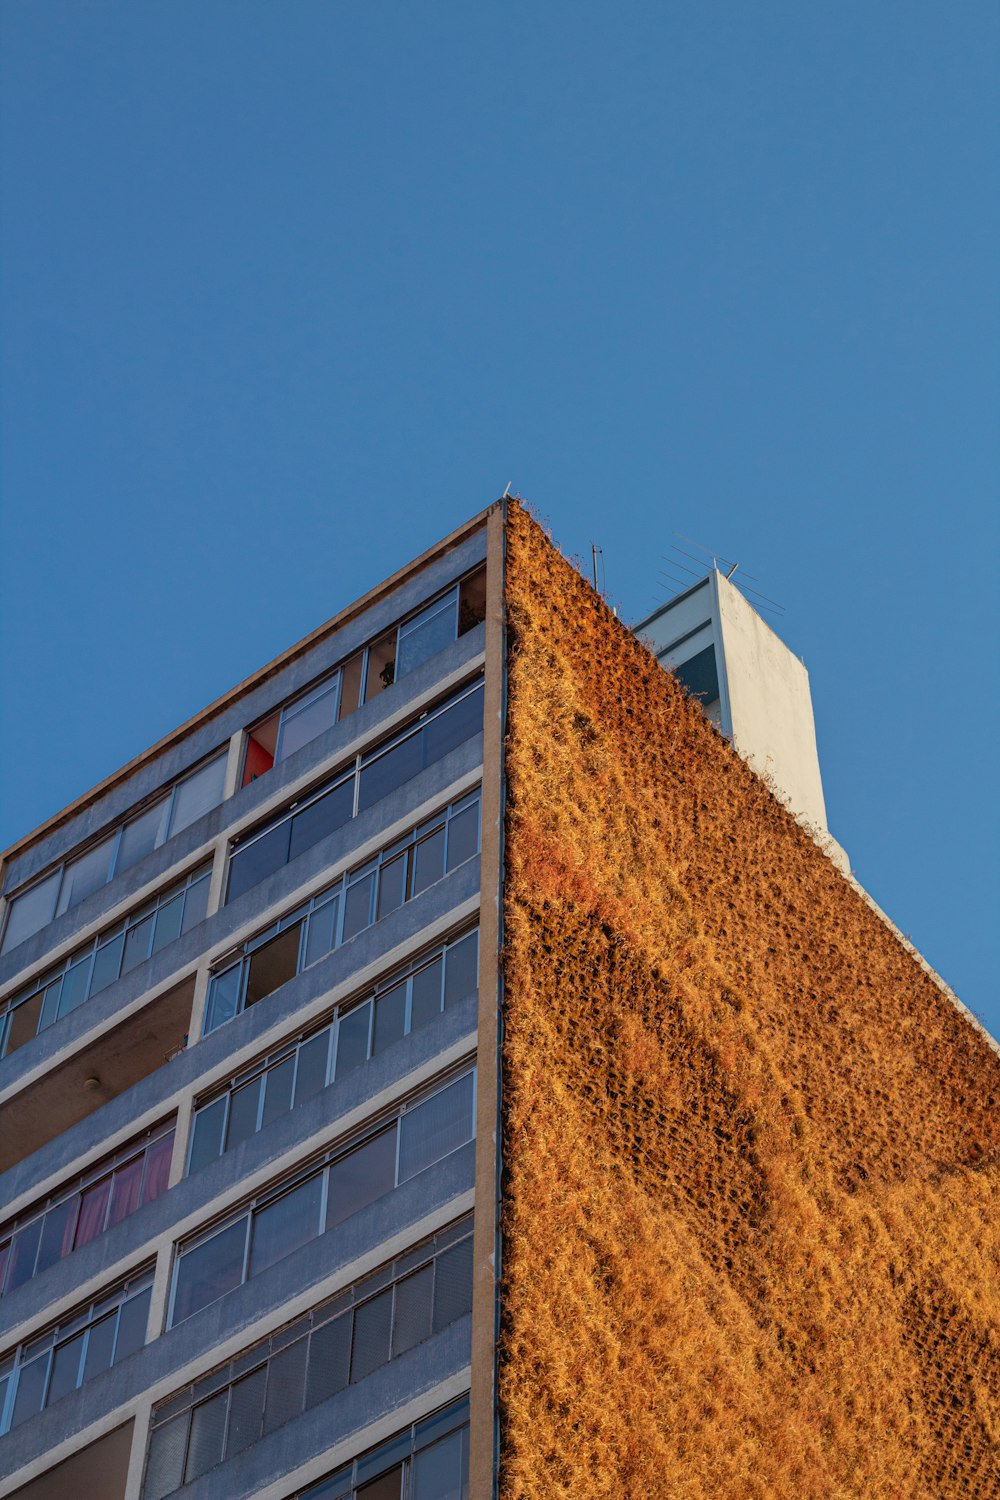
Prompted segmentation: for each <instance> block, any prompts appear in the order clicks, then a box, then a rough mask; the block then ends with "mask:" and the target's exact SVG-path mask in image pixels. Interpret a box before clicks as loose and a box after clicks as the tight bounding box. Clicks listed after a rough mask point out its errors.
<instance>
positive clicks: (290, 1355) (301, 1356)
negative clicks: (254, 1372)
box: [264, 1339, 306, 1432]
mask: <svg viewBox="0 0 1000 1500" xmlns="http://www.w3.org/2000/svg"><path fill="white" fill-rule="evenodd" d="M305 1378H306V1340H305V1339H299V1341H298V1343H295V1344H292V1345H290V1346H289V1348H287V1349H282V1351H281V1353H280V1354H276V1355H274V1357H273V1358H272V1359H271V1360H269V1362H268V1367H267V1399H266V1401H265V1403H264V1431H265V1432H273V1431H274V1429H275V1428H276V1427H281V1426H283V1425H284V1423H285V1422H290V1421H291V1420H292V1418H293V1417H297V1416H298V1415H299V1413H300V1412H301V1410H302V1397H303V1391H304V1388H305Z"/></svg>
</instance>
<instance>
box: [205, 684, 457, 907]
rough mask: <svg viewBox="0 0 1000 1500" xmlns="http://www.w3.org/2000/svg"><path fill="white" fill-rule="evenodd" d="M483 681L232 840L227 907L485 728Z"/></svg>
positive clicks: (438, 706) (455, 694)
mask: <svg viewBox="0 0 1000 1500" xmlns="http://www.w3.org/2000/svg"><path fill="white" fill-rule="evenodd" d="M482 692H483V684H482V679H481V678H480V679H479V680H478V681H476V682H474V683H473V684H471V685H470V686H468V687H464V688H461V689H460V690H459V691H458V692H457V693H454V694H452V696H451V697H450V698H447V699H445V701H444V702H443V703H439V704H437V705H435V707H434V708H431V709H428V710H426V712H424V713H422V714H420V715H419V717H418V718H417V719H415V720H413V721H412V722H411V723H410V724H408V725H407V726H406V728H405V729H403V730H401V731H400V732H399V733H398V734H396V735H393V736H392V738H391V739H389V740H387V741H385V742H384V743H383V744H381V745H378V746H376V748H375V749H374V750H372V751H369V753H368V754H366V755H363V756H358V757H356V759H355V760H354V762H353V763H352V765H351V766H350V767H349V768H347V769H345V770H342V771H338V773H337V774H336V776H334V777H332V778H331V779H330V780H329V781H327V782H324V783H323V784H322V785H321V786H319V787H318V788H316V790H315V791H313V792H310V793H309V794H308V796H307V797H306V798H305V799H304V800H299V801H297V802H295V803H293V804H292V806H291V807H290V808H288V809H287V810H286V811H285V812H283V813H280V814H279V816H278V817H277V818H271V819H269V820H268V822H266V823H264V824H263V825H261V826H260V827H258V828H255V829H254V830H253V831H252V832H251V833H248V834H244V835H243V837H242V838H239V839H237V840H236V841H235V843H234V845H233V852H232V854H231V855H230V858H229V884H228V890H227V893H226V900H227V902H228V901H235V900H236V898H237V897H238V896H242V895H243V893H244V892H245V891H248V890H251V889H252V887H253V886H255V885H258V884H259V883H260V881H262V880H265V879H266V878H267V876H268V875H273V874H274V872H275V871H276V870H280V869H282V868H283V866H285V865H286V864H288V863H289V862H290V861H291V860H293V859H297V858H298V856H299V855H300V854H302V853H304V852H305V850H306V849H311V848H312V846H313V845H314V844H316V843H318V842H319V840H320V839H324V838H326V837H327V836H328V835H329V834H331V833H333V832H334V831H335V830H336V829H338V828H341V827H342V826H343V825H344V824H345V823H349V822H350V821H351V819H352V818H353V817H355V816H356V814H357V813H359V812H363V811H364V810H365V808H367V807H371V806H372V804H373V803H375V802H377V801H378V800H379V798H381V797H384V796H386V795H387V794H388V793H389V792H391V791H393V790H395V788H396V787H397V786H402V784H403V783H404V782H406V781H409V780H410V779H411V777H413V776H417V775H419V773H420V772H421V771H423V770H424V769H425V768H426V767H427V766H429V765H432V764H433V763H434V762H435V761H437V760H441V759H442V758H443V757H444V756H445V755H447V754H448V752H449V751H450V750H454V749H455V748H456V746H458V745H461V744H463V743H464V742H465V741H466V740H467V739H471V738H472V736H473V735H475V734H479V733H480V732H481V730H482V727H483V698H482Z"/></svg>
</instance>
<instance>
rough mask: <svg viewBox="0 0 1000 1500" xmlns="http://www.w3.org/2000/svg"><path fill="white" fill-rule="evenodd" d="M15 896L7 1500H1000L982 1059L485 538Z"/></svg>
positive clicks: (313, 660)
mask: <svg viewBox="0 0 1000 1500" xmlns="http://www.w3.org/2000/svg"><path fill="white" fill-rule="evenodd" d="M3 873H4V885H3V891H4V897H3V911H2V920H3V927H2V935H0V1173H2V1175H0V1202H2V1205H3V1207H2V1209H0V1329H2V1333H0V1476H2V1477H0V1493H2V1494H13V1493H16V1494H19V1495H21V1496H23V1497H24V1500H63V1497H66V1496H69V1495H75V1496H79V1495H81V1494H88V1493H95V1494H96V1493H100V1494H101V1495H107V1496H108V1497H109V1500H117V1497H122V1500H166V1497H168V1496H173V1495H178V1496H183V1497H191V1500H194V1497H201V1496H208V1495H209V1494H211V1495H212V1496H213V1497H217V1496H219V1495H221V1494H224V1495H226V1496H234V1497H235V1496H251V1495H253V1496H260V1497H265V1500H292V1497H299V1496H301V1497H306V1496H309V1497H310V1500H319V1497H320V1496H321V1495H322V1496H325V1497H328V1500H348V1497H350V1500H461V1497H462V1496H468V1495H472V1496H475V1497H477V1500H478V1497H482V1500H488V1497H490V1496H493V1495H499V1496H502V1497H505V1500H506V1497H515V1496H517V1497H525V1500H528V1497H530V1500H536V1497H542V1496H546V1495H553V1496H555V1495H566V1494H576V1495H587V1496H601V1495H608V1496H611V1495H615V1496H619V1495H623V1494H625V1495H640V1494H642V1495H647V1494H648V1495H653V1494H655V1495H665V1496H668V1495H669V1496H674V1495H676V1496H682V1495H690V1496H698V1495H703V1494H704V1495H708V1494H712V1495H730V1496H733V1497H742V1496H755V1495H761V1496H764V1495H769V1496H771V1495H788V1496H811V1495H816V1496H820V1495H823V1496H826V1495H840V1494H842V1495H855V1494H857V1495H871V1496H886V1497H888V1496H897V1495H898V1496H910V1495H913V1496H918V1495H926V1494H942V1495H944V1494H947V1495H951V1494H955V1495H965V1494H976V1495H980V1494H988V1493H991V1490H990V1488H989V1485H990V1484H991V1483H994V1484H995V1482H996V1481H995V1474H996V1470H995V1468H994V1467H992V1465H993V1464H994V1463H995V1457H996V1455H995V1450H994V1449H992V1448H991V1442H992V1441H993V1440H994V1438H995V1422H996V1404H995V1403H996V1389H995V1381H996V1358H995V1356H996V1352H997V1344H998V1338H997V1307H996V1293H995V1285H994V1283H992V1282H991V1280H990V1268H991V1265H994V1266H995V1263H996V1256H997V1249H998V1246H997V1231H996V1228H995V1223H996V1206H997V1203H996V1199H997V1189H996V1175H995V1160H996V1144H997V1141H996V1125H995V1119H996V1100H997V1095H998V1089H1000V1072H998V1069H1000V1064H998V1059H997V1056H996V1054H995V1052H994V1050H993V1049H992V1048H991V1045H990V1043H989V1040H988V1039H987V1038H986V1037H985V1036H984V1034H983V1033H982V1032H981V1031H980V1030H978V1029H977V1027H976V1026H975V1024H974V1023H973V1022H972V1021H971V1019H970V1018H969V1017H968V1015H967V1013H965V1012H964V1011H963V1010H962V1009H961V1007H960V1006H958V1004H957V1002H955V1001H954V998H953V997H951V996H950V995H949V994H948V993H947V992H946V991H945V990H944V987H943V986H941V984H940V982H939V981H937V980H936V979H935V977H934V976H932V975H931V974H930V973H929V972H928V971H927V970H926V968H925V967H922V966H921V964H920V963H919V961H918V960H917V959H916V958H915V957H914V955H913V954H912V953H911V952H909V951H908V950H907V948H906V947H905V945H904V944H903V943H902V942H901V941H900V939H899V938H898V935H896V934H895V933H894V932H893V931H892V930H891V929H890V928H889V926H888V925H887V923H886V922H885V920H884V919H883V918H882V917H881V915H880V914H879V913H878V912H877V911H876V910H874V909H873V908H872V906H871V904H870V903H868V902H867V901H866V899H865V898H864V895H863V893H862V892H860V891H859V890H858V889H857V888H856V887H855V886H854V885H853V884H852V883H851V882H850V880H849V879H846V878H845V877H844V876H843V874H842V873H841V871H840V870H839V869H838V868H837V867H836V866H835V865H834V864H833V863H832V862H831V860H830V859H828V858H827V857H826V856H825V855H824V854H823V853H822V852H821V851H820V849H819V848H817V847H816V845H815V844H814V843H813V842H812V840H811V839H810V838H809V836H808V834H807V833H806V832H804V831H803V829H801V828H800V827H799V826H798V825H797V824H796V823H795V821H794V820H793V818H792V816H791V815H790V814H789V813H788V812H787V811H786V810H785V809H784V808H783V807H782V806H780V805H779V803H778V802H777V801H776V800H775V798H774V796H773V795H772V793H771V792H770V791H769V790H768V788H767V786H766V785H765V784H764V783H763V782H762V781H760V780H759V779H758V778H757V777H756V776H755V775H754V774H753V772H752V771H751V770H750V769H749V768H748V767H747V766H746V765H745V764H744V763H743V761H742V760H741V759H740V758H739V756H738V755H737V754H736V753H735V751H734V750H733V748H732V747H731V746H730V745H729V744H728V743H727V742H726V740H725V739H724V738H723V737H722V736H721V735H720V734H719V733H718V732H717V730H716V729H715V728H714V727H713V725H712V724H711V723H710V722H709V720H708V719H707V718H706V717H705V716H704V714H703V713H702V711H701V709H700V708H699V707H698V705H697V703H696V702H695V701H693V700H692V699H691V698H690V697H688V696H687V695H686V694H685V693H684V692H683V691H682V689H681V688H680V687H679V686H678V684H677V682H676V681H675V680H674V679H673V678H672V677H670V676H669V675H667V674H666V673H665V672H663V671H662V670H661V668H660V667H659V666H658V665H657V663H656V661H655V659H654V658H653V657H652V656H650V655H649V654H648V652H646V651H645V650H644V648H643V647H642V646H641V645H640V644H639V643H638V642H637V641H636V640H635V639H634V637H632V636H631V635H630V634H629V632H628V631H626V630H625V629H624V628H623V627H621V626H620V624H619V623H618V622H617V621H616V620H615V619H614V618H613V617H612V615H611V613H610V612H609V611H608V610H607V609H606V607H605V606H604V604H603V602H602V601H601V600H600V599H599V597H598V596H597V595H596V594H594V592H593V591H592V590H591V589H590V588H589V587H588V586H587V585H586V584H585V583H584V582H583V580H582V579H580V578H579V576H578V575H577V574H576V573H575V572H574V571H573V569H572V568H571V567H570V566H569V565H568V564H567V563H566V562H565V561H564V559H562V558H561V556H560V555H559V554H558V553H557V552H556V550H555V549H554V548H553V547H552V546H551V544H550V543H549V542H548V541H547V540H546V538H545V537H544V535H543V534H542V532H541V531H540V530H539V528H538V527H537V526H536V525H535V524H534V522H532V521H531V520H530V519H529V518H528V517H527V515H526V514H525V513H524V511H523V510H522V509H521V508H520V506H519V505H518V504H517V503H516V502H501V503H498V504H497V505H495V506H493V507H491V508H490V509H489V510H488V511H486V512H484V513H483V514H481V515H480V516H477V517H475V518H474V519H473V520H472V521H471V522H469V523H468V524H467V525H466V526H465V527H462V528H460V529H459V531H457V532H455V533H454V534H453V535H452V536H450V537H448V538H446V539H445V540H444V541H443V542H442V543H440V544H439V545H438V546H436V547H435V548H433V549H431V551H429V552H428V553H426V554H424V556H423V557H421V558H419V559H417V560H416V561H415V562H414V563H413V564H411V565H410V566H408V567H407V568H405V569H403V570H402V571H401V572H400V573H398V574H396V575H395V576H394V577H393V578H391V579H389V580H388V581H387V582H386V583H385V584H384V585H381V586H380V587H379V588H377V589H375V590H373V591H372V592H371V593H370V594H368V595H366V596H365V597H364V598H362V599H361V600H359V601H358V602H357V603H356V604H354V605H352V606H350V607H349V608H348V609H347V610H345V611H343V612H342V613H341V614H340V615H338V616H336V617H335V618H334V619H333V620H331V621H330V622H328V623H327V624H326V625H325V626H323V627H322V628H321V629H320V630H318V631H316V632H315V633H314V634H313V635H312V636H311V637H309V638H307V639H306V640H305V641H303V642H301V643H299V644H298V645H297V646H296V647H294V648H292V650H290V651H289V652H288V653H286V654H285V656H283V657H281V658H279V659H278V660H277V661H275V662H273V663H270V664H269V665H268V666H266V667H264V668H263V669H262V670H261V671H260V672H259V673H258V674H256V675H255V676H254V677H253V678H252V679H250V680H249V681H248V682H247V683H244V684H242V685H241V686H240V687H239V688H237V689H235V690H234V691H233V692H232V693H230V694H228V695H227V696H226V697H225V698H223V699H221V700H219V702H218V703H216V704H214V705H212V706H211V707H210V708H209V709H208V710H206V711H205V713H204V714H202V715H199V716H198V717H197V718H196V719H195V720H193V721H191V723H189V724H187V725H184V726H182V727H181V728H180V729H179V730H178V731H177V732H176V733H175V734H174V735H172V736H170V737H168V739H167V740H165V741H164V742H162V743H161V744H160V745H158V746H156V747H154V748H153V749H152V750H151V751H149V752H147V753H146V754H145V755H144V756H141V757H139V759H138V760H137V761H135V762H133V763H132V764H131V765H129V766H127V767H126V768H125V769H124V770H123V771H122V772H120V773H118V774H117V775H116V776H114V777H111V778H110V779H109V780H108V781H107V782H105V783H103V784H102V785H101V786H100V787H98V788H95V789H94V791H93V792H92V793H90V794H88V796H87V797H85V798H82V799H80V801H79V802H78V803H76V804H74V805H73V806H72V807H71V808H69V809H67V810H66V811H65V812H64V813H62V814H60V815H59V816H58V817H57V818H55V819H53V820H51V822H50V823H49V824H47V825H45V826H44V827H43V828H41V829H39V830H37V831H36V832H35V833H34V834H32V835H30V836H28V837H27V838H26V839H24V840H23V841H22V842H21V843H20V844H18V845H16V846H15V847H14V848H13V849H12V850H10V851H8V853H7V855H6V856H5V859H4V871H3ZM859 1351H860V1354H859ZM991 1381H992V1382H994V1384H993V1385H991ZM96 1475H99V1476H100V1484H101V1486H102V1488H101V1489H100V1490H95V1489H94V1484H95V1476H96ZM991 1476H993V1477H992V1478H991Z"/></svg>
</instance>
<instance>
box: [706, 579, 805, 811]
mask: <svg viewBox="0 0 1000 1500" xmlns="http://www.w3.org/2000/svg"><path fill="white" fill-rule="evenodd" d="M713 589H714V592H715V595H716V599H717V601H718V604H717V610H718V620H719V627H720V634H721V637H722V651H723V657H724V660H725V672H726V678H727V682H728V687H729V706H730V713H731V716H732V731H731V733H732V741H733V745H734V747H735V748H736V749H737V750H738V751H739V753H740V755H742V757H743V759H744V760H745V761H746V762H747V764H748V765H750V766H752V767H753V769H754V770H755V771H757V772H758V773H759V775H761V776H763V777H765V778H766V779H767V780H769V781H770V782H771V783H772V785H773V786H774V789H775V791H776V792H777V793H778V795H779V796H780V797H781V798H782V800H783V801H785V802H786V803H787V805H788V806H789V807H790V808H791V810H792V812H794V813H795V814H796V815H797V816H799V817H801V818H804V819H805V821H806V822H808V823H810V824H812V825H813V826H814V827H815V828H816V829H817V830H818V831H821V832H825V831H826V805H825V803H824V801H823V782H822V779H821V777H820V770H819V755H818V753H817V750H816V730H815V726H814V724H813V711H812V696H811V694H810V692H809V673H808V672H807V671H806V669H805V667H804V666H803V664H802V662H800V661H799V659H798V657H797V656H794V655H793V654H792V652H791V651H789V649H788V647H787V646H786V645H785V643H784V641H781V640H779V639H778V637H777V636H776V635H775V633H774V631H773V630H772V629H771V628H770V626H769V625H766V624H765V623H764V621H763V620H762V619H761V617H760V615H759V614H758V613H757V611H756V610H755V609H754V608H753V607H752V606H751V605H750V604H748V603H747V601H746V599H745V598H744V597H743V595H742V594H741V593H740V591H739V589H738V588H736V586H735V585H734V584H732V583H729V582H728V581H727V580H726V579H725V578H723V577H722V574H721V573H715V574H714V575H713Z"/></svg>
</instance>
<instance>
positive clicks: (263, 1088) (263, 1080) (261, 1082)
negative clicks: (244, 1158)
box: [247, 1068, 271, 1135]
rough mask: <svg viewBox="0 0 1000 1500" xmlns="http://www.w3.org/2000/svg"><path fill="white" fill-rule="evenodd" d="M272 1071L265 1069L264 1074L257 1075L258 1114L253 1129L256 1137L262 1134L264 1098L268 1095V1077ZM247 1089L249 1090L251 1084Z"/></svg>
mask: <svg viewBox="0 0 1000 1500" xmlns="http://www.w3.org/2000/svg"><path fill="white" fill-rule="evenodd" d="M270 1071H271V1069H270V1068H264V1070H263V1071H262V1072H260V1073H258V1074H257V1078H256V1083H257V1114H256V1116H255V1120H256V1124H255V1125H254V1128H253V1133H254V1135H258V1134H259V1133H260V1130H261V1128H262V1126H263V1123H264V1097H265V1095H266V1094H267V1075H268V1073H270ZM247 1087H248V1088H249V1084H248V1085H247Z"/></svg>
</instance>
